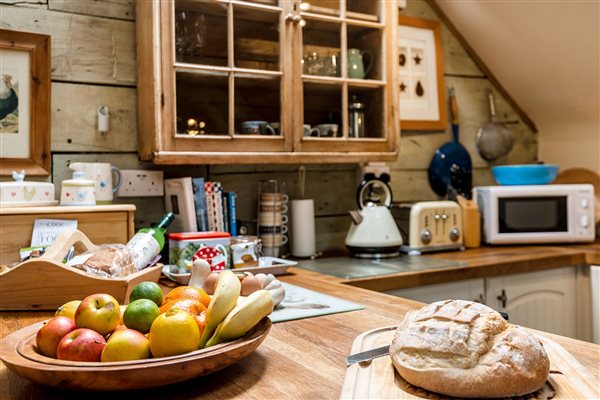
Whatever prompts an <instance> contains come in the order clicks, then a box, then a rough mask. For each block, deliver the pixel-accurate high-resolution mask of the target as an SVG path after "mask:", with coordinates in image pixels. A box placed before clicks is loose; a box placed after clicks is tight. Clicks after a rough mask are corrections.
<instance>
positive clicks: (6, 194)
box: [0, 171, 58, 207]
mask: <svg viewBox="0 0 600 400" xmlns="http://www.w3.org/2000/svg"><path fill="white" fill-rule="evenodd" d="M12 176H13V179H14V180H13V181H7V182H0V207H32V206H55V205H57V204H58V201H56V200H54V184H53V183H52V182H34V181H26V180H24V179H25V171H21V172H16V171H13V173H12Z"/></svg>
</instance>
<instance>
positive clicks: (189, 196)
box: [165, 178, 198, 232]
mask: <svg viewBox="0 0 600 400" xmlns="http://www.w3.org/2000/svg"><path fill="white" fill-rule="evenodd" d="M165 209H166V211H172V212H173V214H175V220H174V221H173V223H172V224H171V229H169V230H170V231H171V232H197V231H198V225H197V223H196V208H195V205H194V190H193V188H192V178H176V179H165Z"/></svg>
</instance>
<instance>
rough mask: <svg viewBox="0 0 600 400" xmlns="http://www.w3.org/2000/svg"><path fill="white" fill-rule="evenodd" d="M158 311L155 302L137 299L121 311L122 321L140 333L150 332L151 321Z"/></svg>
mask: <svg viewBox="0 0 600 400" xmlns="http://www.w3.org/2000/svg"><path fill="white" fill-rule="evenodd" d="M159 314H160V312H159V311H158V306H157V305H156V303H155V302H153V301H152V300H148V299H139V300H136V301H134V302H133V303H129V305H127V308H126V309H125V312H124V313H123V323H124V324H125V326H126V327H128V328H130V329H135V330H136V331H140V332H142V333H148V332H150V327H151V326H152V323H153V322H154V320H155V319H156V317H158V315H159Z"/></svg>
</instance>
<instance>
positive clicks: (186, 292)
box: [163, 286, 210, 307]
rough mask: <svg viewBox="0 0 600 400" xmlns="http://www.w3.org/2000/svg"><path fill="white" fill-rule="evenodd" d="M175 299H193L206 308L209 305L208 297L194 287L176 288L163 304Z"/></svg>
mask: <svg viewBox="0 0 600 400" xmlns="http://www.w3.org/2000/svg"><path fill="white" fill-rule="evenodd" d="M177 299H194V300H198V301H200V303H202V304H203V305H204V307H208V304H209V303H210V296H209V295H208V294H206V292H205V291H204V290H202V289H200V288H197V287H195V286H178V287H176V288H175V289H173V290H171V291H170V292H169V293H168V294H167V297H165V300H164V302H163V304H164V303H167V302H169V301H171V300H177Z"/></svg>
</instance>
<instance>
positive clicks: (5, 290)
mask: <svg viewBox="0 0 600 400" xmlns="http://www.w3.org/2000/svg"><path fill="white" fill-rule="evenodd" d="M73 245H75V246H76V248H80V247H79V246H80V245H82V246H83V248H84V249H85V250H88V249H93V248H95V247H96V246H95V245H94V244H92V243H91V242H90V240H89V239H88V238H87V237H86V236H85V235H84V234H83V233H81V231H78V230H76V231H71V232H65V233H63V234H62V235H61V236H59V237H58V238H57V239H56V241H55V242H54V244H52V246H50V248H48V250H47V251H46V253H45V254H44V255H43V256H41V257H39V258H35V259H30V260H27V261H25V262H22V263H20V264H18V265H16V266H15V267H13V268H10V269H5V270H4V271H2V272H0V288H1V292H0V310H3V311H4V310H55V309H57V308H58V307H60V306H61V305H63V304H64V303H66V302H68V301H71V300H82V299H83V298H84V297H86V296H88V295H90V294H93V293H108V294H110V295H112V296H113V297H114V298H115V299H117V301H118V302H119V303H120V304H124V303H125V302H126V301H127V299H128V298H129V293H130V292H131V290H132V289H133V288H134V287H135V285H137V284H138V283H140V282H143V281H153V282H158V279H159V278H160V274H161V270H162V264H157V265H155V266H153V267H149V268H145V269H143V270H141V271H138V272H136V273H133V274H130V275H128V276H126V277H123V278H111V279H106V278H100V277H96V276H94V275H91V274H88V273H86V272H84V271H82V270H79V269H77V268H74V267H69V266H66V265H64V264H62V263H61V260H62V258H63V256H64V255H65V254H66V252H67V251H68V249H69V248H70V247H71V246H73Z"/></svg>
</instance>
